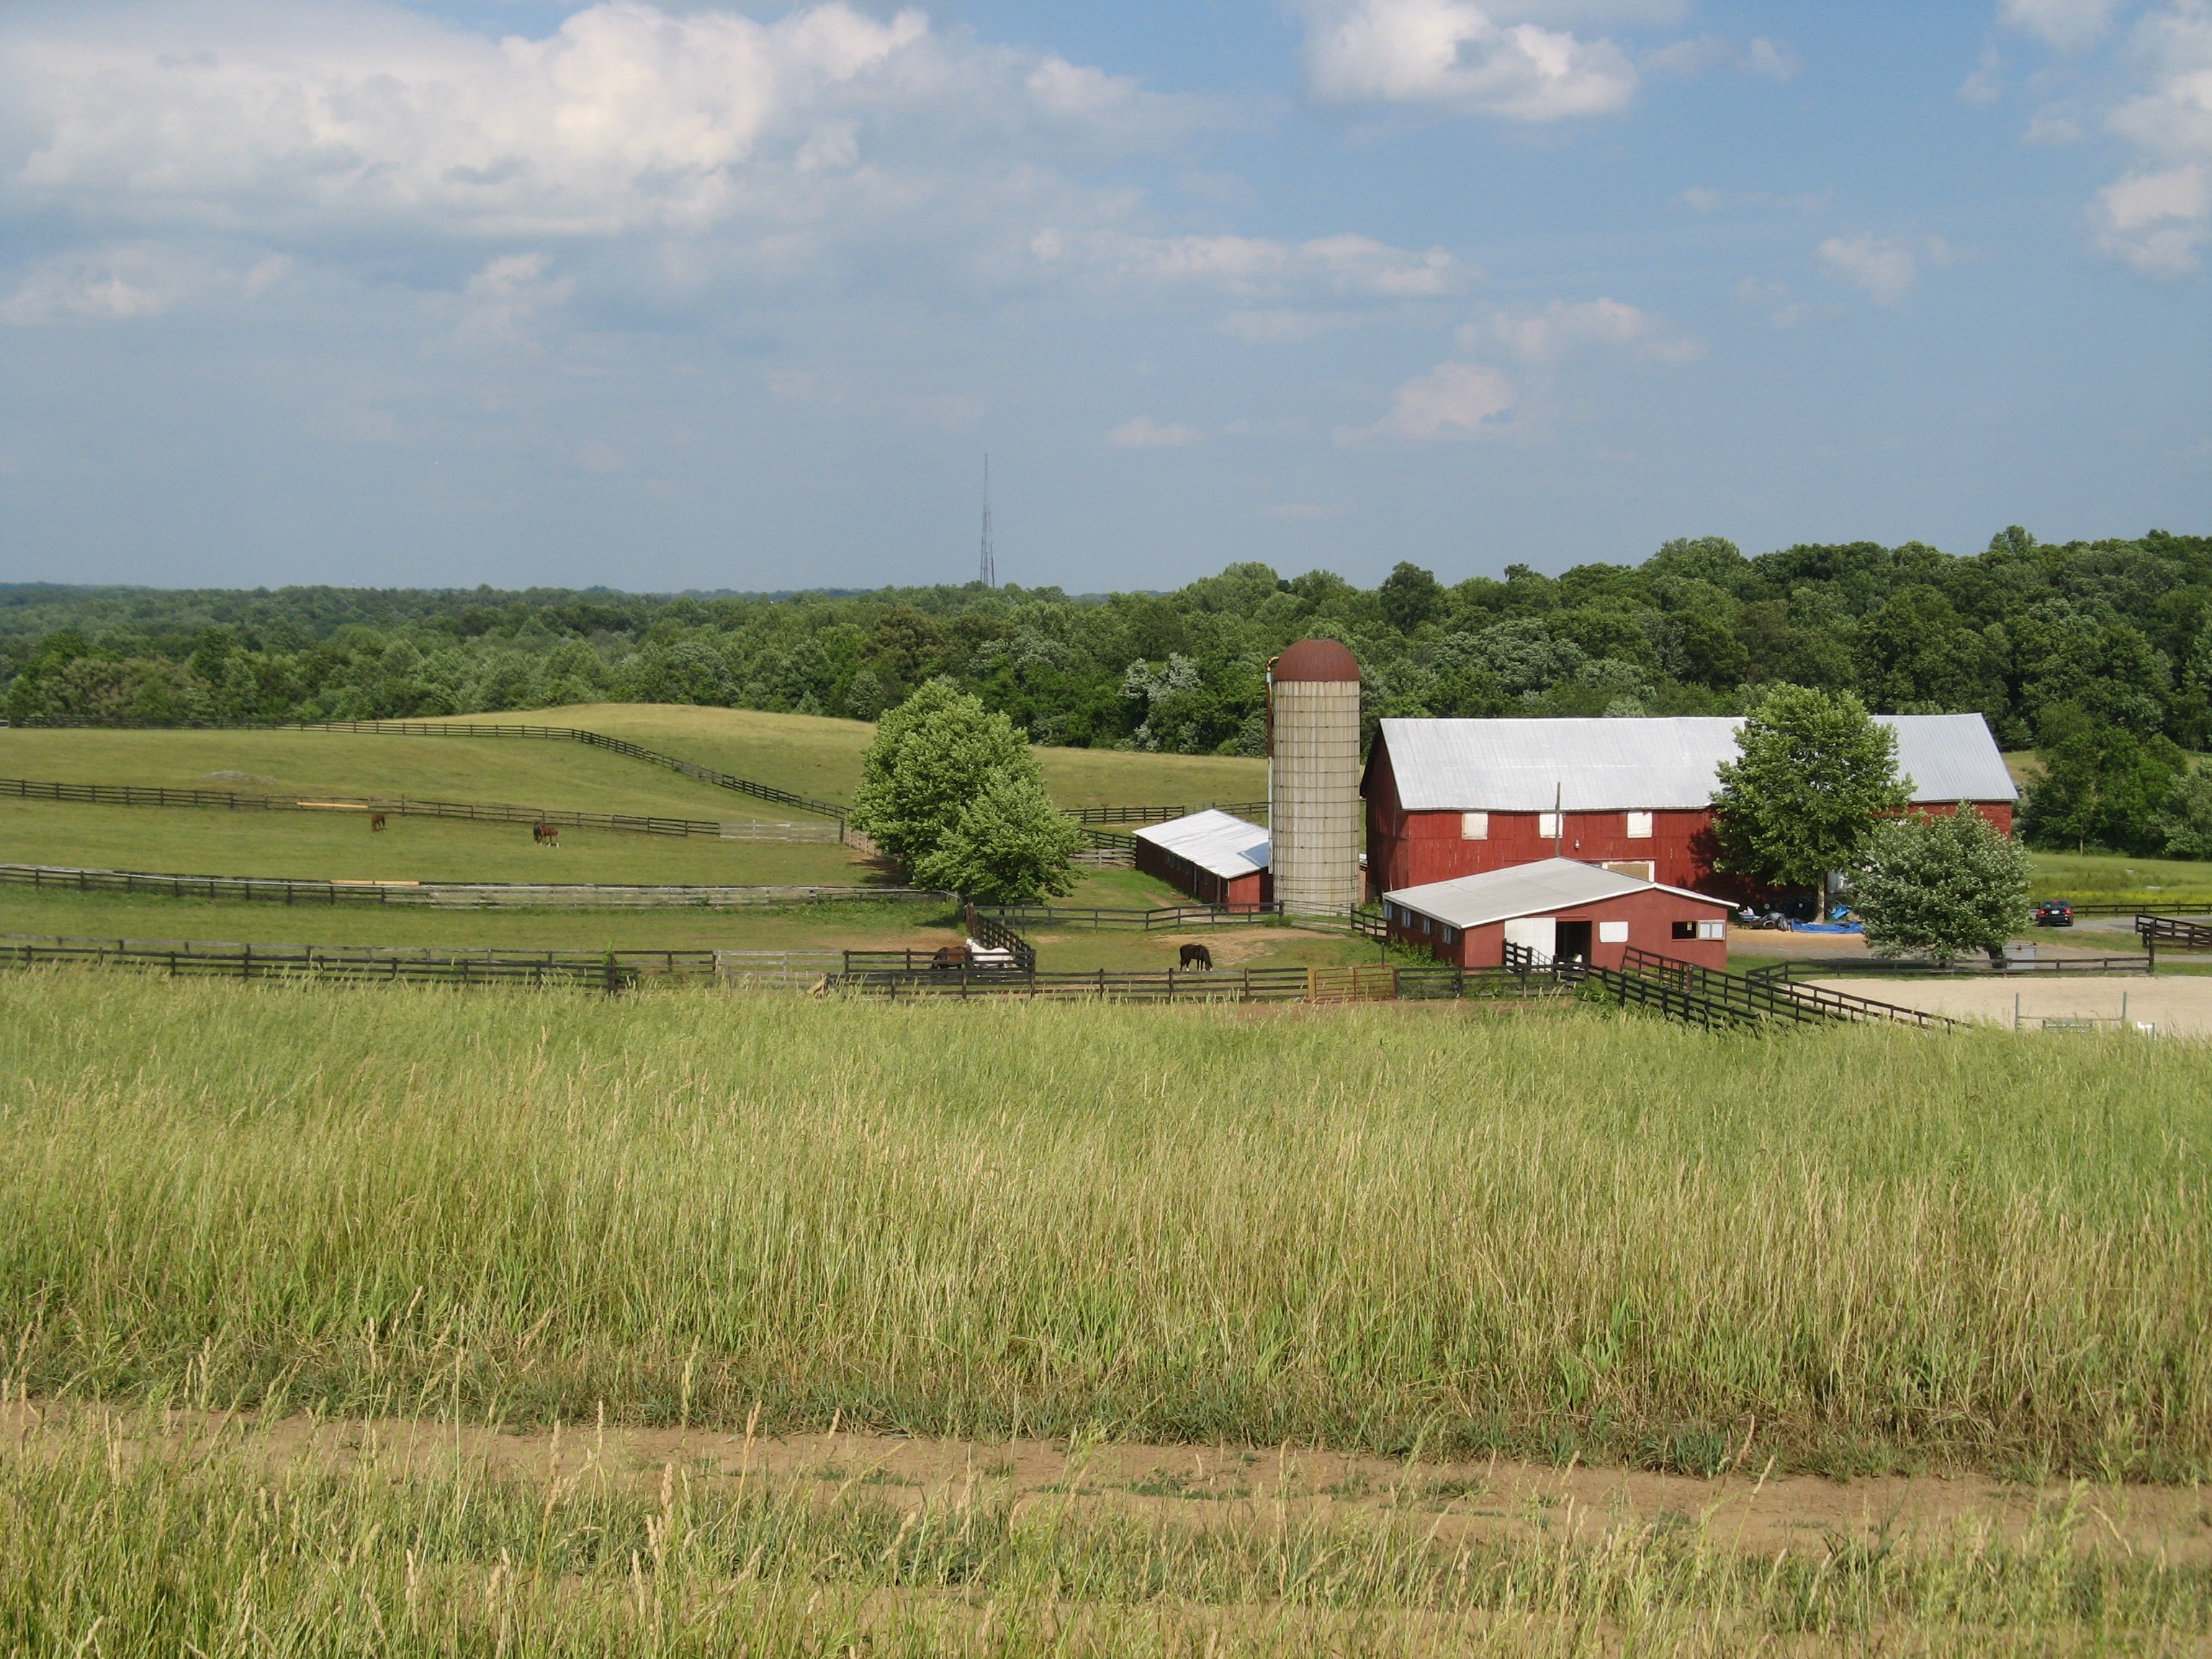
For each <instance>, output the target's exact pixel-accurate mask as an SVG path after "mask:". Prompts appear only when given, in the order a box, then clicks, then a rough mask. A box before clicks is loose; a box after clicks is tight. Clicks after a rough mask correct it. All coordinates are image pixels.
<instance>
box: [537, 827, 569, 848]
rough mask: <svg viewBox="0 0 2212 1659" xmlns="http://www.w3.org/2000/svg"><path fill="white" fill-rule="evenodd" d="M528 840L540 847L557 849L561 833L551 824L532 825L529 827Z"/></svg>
mask: <svg viewBox="0 0 2212 1659" xmlns="http://www.w3.org/2000/svg"><path fill="white" fill-rule="evenodd" d="M530 839H531V840H532V841H534V842H537V843H538V845H539V846H540V847H558V846H559V845H560V844H561V831H560V829H558V828H557V827H556V826H555V825H553V824H550V823H533V824H532V825H531V826H530Z"/></svg>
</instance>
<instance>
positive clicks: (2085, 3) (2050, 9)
mask: <svg viewBox="0 0 2212 1659" xmlns="http://www.w3.org/2000/svg"><path fill="white" fill-rule="evenodd" d="M1997 15H1998V16H1999V17H2001V18H2002V19H2003V20H2004V21H2005V22H2007V23H2008V24H2009V25H2010V26H2011V27H2014V28H2016V29H2019V30H2021V31H2022V32H2024V33H2028V34H2033V35H2034V36H2035V37H2036V38H2037V39H2038V40H2044V41H2046V42H2048V43H2049V44H2050V45H2051V46H2057V47H2059V48H2060V49H2062V50H2063V51H2069V52H2071V51H2075V50H2077V49H2078V48H2080V47H2082V46H2089V45H2091V44H2093V42H2094V41H2095V40H2096V39H2097V37H2098V36H2099V35H2100V34H2102V33H2104V32H2105V25H2106V23H2107V22H2109V21H2111V19H2112V0H1999V4H1998V6H1997Z"/></svg>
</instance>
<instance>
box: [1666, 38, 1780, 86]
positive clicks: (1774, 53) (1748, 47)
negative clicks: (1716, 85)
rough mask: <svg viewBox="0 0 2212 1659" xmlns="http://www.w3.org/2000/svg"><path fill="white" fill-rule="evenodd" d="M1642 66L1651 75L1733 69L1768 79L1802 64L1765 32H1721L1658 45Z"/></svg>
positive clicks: (1701, 72) (1775, 79) (1703, 72)
mask: <svg viewBox="0 0 2212 1659" xmlns="http://www.w3.org/2000/svg"><path fill="white" fill-rule="evenodd" d="M1643 67H1644V70H1645V71H1646V72H1648V73H1653V74H1662V75H1682V76H1692V75H1711V74H1716V73H1719V72H1723V71H1728V70H1733V71H1735V72H1736V73H1737V74H1741V75H1755V76H1761V77H1763V78H1764V79H1766V80H1769V81H1789V80H1793V79H1795V78H1796V76H1797V75H1798V74H1799V72H1800V71H1802V70H1803V69H1804V67H1805V66H1804V64H1803V63H1802V61H1800V59H1799V58H1798V57H1797V54H1796V52H1792V51H1790V48H1789V47H1787V46H1777V45H1776V44H1775V43H1774V42H1773V41H1771V40H1768V39H1766V37H1765V36H1764V35H1760V36H1758V37H1756V38H1754V39H1753V40H1741V41H1740V40H1731V39H1730V38H1729V36H1727V35H1724V34H1701V35H1699V36H1697V37H1696V38H1695V39H1693V40H1675V41H1672V42H1670V43H1668V45H1666V46H1662V47H1660V48H1659V49H1658V50H1657V51H1656V52H1651V53H1650V54H1648V55H1647V56H1646V57H1645V58H1644V60H1643Z"/></svg>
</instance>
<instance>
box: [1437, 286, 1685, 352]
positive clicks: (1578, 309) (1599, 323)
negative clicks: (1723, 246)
mask: <svg viewBox="0 0 2212 1659" xmlns="http://www.w3.org/2000/svg"><path fill="white" fill-rule="evenodd" d="M1486 339H1492V340H1496V341H1497V342H1498V343H1500V344H1501V345H1504V347H1505V348H1506V349H1509V350H1510V351H1512V352H1514V353H1515V354H1516V355H1517V356H1520V357H1522V359H1524V360H1526V361H1527V362H1530V363H1534V364H1538V365H1548V364H1551V363H1553V362H1558V360H1559V358H1560V357H1562V356H1565V355H1566V354H1567V353H1568V352H1570V351H1572V350H1574V349H1577V347H1581V346H1586V345H1602V346H1616V347H1620V348H1624V349H1627V350H1629V351H1632V352H1633V353H1634V354H1635V355H1637V356H1640V357H1647V358H1650V359H1652V360H1653V361H1655V362H1665V363H1686V362H1695V361H1696V360H1697V359H1698V358H1699V357H1700V356H1704V355H1705V342H1704V341H1702V340H1699V339H1693V338H1692V337H1689V336H1688V335H1686V334H1683V333H1681V332H1680V331H1679V330H1677V329H1676V328H1675V327H1674V325H1672V324H1671V323H1669V322H1668V320H1667V319H1665V318H1664V317H1662V316H1659V315H1658V314H1657V313H1654V312H1649V311H1644V310H1641V309H1639V308H1638V307H1635V306H1632V305H1625V304H1623V303H1622V302H1621V301H1619V300H1608V299H1596V300H1588V301H1583V302H1581V303H1579V304H1570V303H1569V302H1568V301H1565V300H1554V301H1552V302H1551V304H1549V305H1548V306H1546V307H1544V308H1543V309H1541V311H1524V312H1503V311H1501V312H1499V313H1497V314H1496V315H1495V316H1493V317H1492V318H1491V319H1490V320H1489V321H1488V322H1486V323H1469V324H1468V325H1466V326H1465V327H1463V328H1462V329H1461V330H1460V331H1459V343H1460V344H1461V345H1462V346H1463V347H1465V348H1467V349H1470V350H1472V349H1474V348H1475V347H1476V346H1477V345H1479V344H1480V343H1481V342H1482V341H1484V340H1486Z"/></svg>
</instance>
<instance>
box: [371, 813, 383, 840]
mask: <svg viewBox="0 0 2212 1659" xmlns="http://www.w3.org/2000/svg"><path fill="white" fill-rule="evenodd" d="M383 828H384V814H383V813H381V812H371V813H370V814H369V815H368V829H369V833H370V834H371V835H374V834H375V833H376V832H377V831H378V830H380V829H383Z"/></svg>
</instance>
